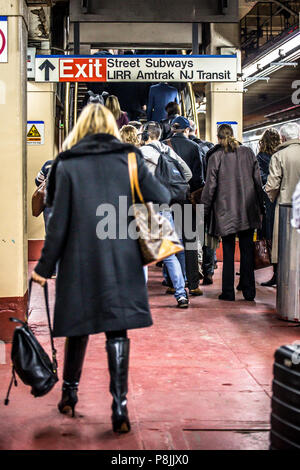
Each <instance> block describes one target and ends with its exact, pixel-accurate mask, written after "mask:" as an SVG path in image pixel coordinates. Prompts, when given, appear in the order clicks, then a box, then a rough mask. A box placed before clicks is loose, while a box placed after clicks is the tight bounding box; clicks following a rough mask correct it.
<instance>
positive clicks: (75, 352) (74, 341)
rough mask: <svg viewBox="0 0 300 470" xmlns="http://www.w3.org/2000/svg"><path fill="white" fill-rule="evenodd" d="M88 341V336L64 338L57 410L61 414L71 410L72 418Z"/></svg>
mask: <svg viewBox="0 0 300 470" xmlns="http://www.w3.org/2000/svg"><path fill="white" fill-rule="evenodd" d="M88 339H89V337H88V336H72V337H70V338H66V343H65V360H64V373H63V380H64V381H63V387H62V398H61V401H60V402H59V404H58V409H59V411H60V412H61V413H67V412H68V411H69V410H72V416H73V417H74V415H75V405H76V403H77V401H78V398H77V390H78V384H79V380H80V376H81V371H82V365H83V361H84V356H85V351H86V347H87V343H88Z"/></svg>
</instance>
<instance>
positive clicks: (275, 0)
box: [259, 0, 299, 16]
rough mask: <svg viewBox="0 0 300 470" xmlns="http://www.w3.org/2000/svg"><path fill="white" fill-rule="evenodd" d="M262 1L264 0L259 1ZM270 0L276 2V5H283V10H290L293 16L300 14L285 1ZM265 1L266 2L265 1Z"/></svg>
mask: <svg viewBox="0 0 300 470" xmlns="http://www.w3.org/2000/svg"><path fill="white" fill-rule="evenodd" d="M262 1H263V0H259V3H262ZM270 2H272V3H275V4H276V5H278V6H279V7H281V8H282V9H283V10H286V11H288V12H289V13H290V14H291V15H293V16H298V15H299V12H297V11H294V10H292V9H291V8H290V7H289V6H287V5H285V3H283V2H280V1H279V0H270ZM263 3H265V1H264V2H263Z"/></svg>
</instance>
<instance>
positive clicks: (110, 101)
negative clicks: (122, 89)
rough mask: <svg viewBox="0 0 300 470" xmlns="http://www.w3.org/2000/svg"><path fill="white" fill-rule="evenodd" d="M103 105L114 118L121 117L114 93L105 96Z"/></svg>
mask: <svg viewBox="0 0 300 470" xmlns="http://www.w3.org/2000/svg"><path fill="white" fill-rule="evenodd" d="M105 106H106V107H107V108H108V109H109V110H110V111H111V112H112V114H113V116H114V118H115V120H117V119H120V117H121V113H122V111H121V108H120V103H119V100H118V98H117V97H116V96H115V95H110V96H108V97H107V98H106V101H105Z"/></svg>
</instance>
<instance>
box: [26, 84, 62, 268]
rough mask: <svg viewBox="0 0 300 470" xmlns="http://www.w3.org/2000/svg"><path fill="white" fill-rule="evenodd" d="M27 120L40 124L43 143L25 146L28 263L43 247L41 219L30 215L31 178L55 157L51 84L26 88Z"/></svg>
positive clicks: (54, 88)
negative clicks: (42, 128) (42, 126)
mask: <svg viewBox="0 0 300 470" xmlns="http://www.w3.org/2000/svg"><path fill="white" fill-rule="evenodd" d="M27 109H28V113H27V117H28V121H44V123H45V142H44V144H41V145H27V197H28V206H27V216H28V259H29V261H30V260H37V259H38V258H39V256H40V252H41V248H42V246H43V243H44V237H45V229H44V218H43V215H42V214H41V215H40V216H39V217H33V216H32V213H31V197H32V194H33V193H34V191H35V189H36V185H35V181H34V180H35V178H36V176H37V174H38V172H39V171H40V169H41V167H42V166H43V164H44V163H45V162H46V161H47V160H53V159H54V158H55V156H56V155H57V151H58V149H57V147H56V145H55V110H56V85H55V84H54V83H36V82H33V81H29V82H28V84H27Z"/></svg>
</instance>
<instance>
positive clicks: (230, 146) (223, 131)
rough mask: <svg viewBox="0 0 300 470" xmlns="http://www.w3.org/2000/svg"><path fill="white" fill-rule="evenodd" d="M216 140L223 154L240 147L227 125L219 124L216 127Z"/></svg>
mask: <svg viewBox="0 0 300 470" xmlns="http://www.w3.org/2000/svg"><path fill="white" fill-rule="evenodd" d="M218 138H219V141H220V144H221V145H222V147H223V148H224V150H225V152H234V151H235V150H236V149H237V148H238V147H239V146H240V144H239V142H238V141H237V140H236V139H235V137H234V136H233V129H232V127H231V126H230V125H229V124H221V125H220V126H219V127H218Z"/></svg>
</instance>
